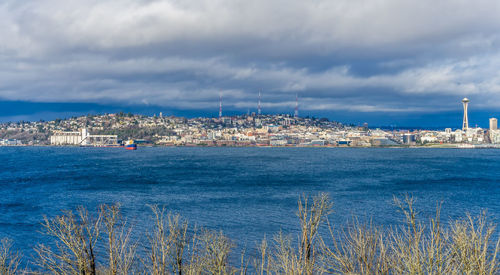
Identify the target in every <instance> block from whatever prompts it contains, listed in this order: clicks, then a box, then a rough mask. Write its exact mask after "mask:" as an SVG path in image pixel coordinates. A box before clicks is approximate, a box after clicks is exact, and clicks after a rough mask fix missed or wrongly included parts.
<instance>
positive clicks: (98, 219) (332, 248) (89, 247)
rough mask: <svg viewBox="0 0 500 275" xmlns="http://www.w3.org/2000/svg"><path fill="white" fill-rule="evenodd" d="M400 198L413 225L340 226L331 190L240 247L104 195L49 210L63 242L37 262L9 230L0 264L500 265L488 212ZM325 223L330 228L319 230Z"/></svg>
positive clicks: (268, 269)
mask: <svg viewBox="0 0 500 275" xmlns="http://www.w3.org/2000/svg"><path fill="white" fill-rule="evenodd" d="M395 204H396V205H397V207H398V208H399V210H400V211H401V213H402V215H403V216H404V218H405V221H406V223H405V225H404V226H401V227H398V228H380V227H377V226H375V225H373V224H371V223H368V224H365V223H360V222H358V221H357V220H356V219H354V220H353V222H352V223H351V224H350V225H349V226H348V227H346V228H344V229H343V230H337V229H336V228H335V226H334V225H332V224H331V223H330V222H329V220H328V216H329V215H330V214H331V213H332V203H331V202H330V200H329V199H328V196H326V195H324V194H321V195H319V196H316V197H314V198H312V199H308V198H305V197H304V198H301V199H300V200H299V202H298V212H297V215H298V219H299V221H300V231H299V232H300V234H299V235H298V236H288V235H285V234H283V233H280V234H278V235H277V236H275V237H274V238H272V239H271V240H267V239H266V238H264V239H263V240H262V241H261V242H260V243H259V244H258V245H257V249H255V251H254V252H251V253H247V252H245V251H243V252H238V251H235V250H236V247H235V245H234V244H233V243H232V242H231V240H230V239H228V238H227V237H226V236H225V235H224V234H223V233H222V232H215V231H210V230H205V229H197V228H196V227H195V226H190V225H189V224H188V222H187V221H185V220H183V219H182V218H181V217H180V216H178V215H172V214H170V213H168V212H167V211H166V210H165V209H160V208H158V207H156V206H153V207H151V210H152V219H153V221H154V226H153V228H152V229H151V230H149V232H141V228H137V227H136V228H133V227H131V226H129V225H128V223H127V222H126V220H125V219H124V218H123V217H122V216H121V215H120V208H119V206H106V205H103V206H101V207H100V208H99V210H98V212H97V214H96V215H94V216H92V215H90V214H89V212H88V211H87V210H86V209H84V208H79V209H78V210H77V211H75V212H73V211H65V212H63V213H62V215H60V216H57V217H55V218H45V219H44V223H43V228H44V231H43V232H44V233H45V234H47V235H48V236H50V238H49V239H51V240H52V241H53V242H52V243H48V244H39V245H37V247H36V248H35V251H36V255H37V259H36V260H35V262H34V263H33V265H35V266H36V267H37V268H36V270H37V272H33V271H28V270H24V269H22V268H21V266H20V264H19V263H20V260H21V256H20V255H18V254H16V253H14V252H13V251H12V243H11V242H10V241H8V240H6V239H4V240H2V242H1V244H0V274H2V275H4V274H26V273H29V274H33V273H35V274H39V273H40V274H75V275H77V274H80V275H83V274H85V275H86V274H109V275H115V274H155V275H162V274H179V275H181V274H500V262H499V258H498V254H499V249H500V239H499V238H498V233H497V231H496V228H495V225H493V224H490V223H488V221H487V219H486V215H485V214H484V213H483V214H481V215H479V216H477V217H472V216H470V215H468V214H467V215H466V216H465V217H464V218H463V219H460V220H456V221H453V222H451V223H450V224H447V225H446V226H443V225H442V224H441V221H440V209H439V207H438V208H437V210H436V216H435V217H434V218H432V219H430V220H429V221H422V220H420V219H418V217H417V212H416V210H415V209H414V200H413V199H412V198H411V197H406V198H405V199H404V200H403V201H400V200H398V199H395ZM325 229H326V231H327V232H329V234H328V233H327V234H320V233H319V231H320V230H325ZM137 233H139V234H137ZM136 235H140V236H143V237H142V238H140V239H137V238H136V237H135V236H136ZM234 253H236V256H235V254H234ZM234 258H240V259H241V260H240V261H236V262H237V263H235V261H234V260H230V259H234Z"/></svg>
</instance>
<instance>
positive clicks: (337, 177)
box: [0, 147, 500, 257]
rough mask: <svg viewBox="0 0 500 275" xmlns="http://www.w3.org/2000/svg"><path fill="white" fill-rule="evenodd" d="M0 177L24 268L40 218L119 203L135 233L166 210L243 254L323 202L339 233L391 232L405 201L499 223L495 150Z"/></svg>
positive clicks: (212, 160)
mask: <svg viewBox="0 0 500 275" xmlns="http://www.w3.org/2000/svg"><path fill="white" fill-rule="evenodd" d="M0 166H1V168H2V169H1V170H0V213H1V215H0V238H3V237H9V238H11V239H13V240H14V243H15V247H16V248H17V249H20V250H21V251H22V252H23V254H24V255H27V256H28V257H29V256H30V255H32V254H33V251H32V248H33V246H34V245H35V244H36V243H38V242H44V241H46V240H45V239H44V238H46V237H44V236H43V235H40V234H39V233H38V232H39V231H40V230H41V226H40V222H41V221H42V219H43V215H48V216H54V215H56V214H59V213H60V210H62V209H74V208H76V207H77V206H79V205H83V206H86V207H87V208H89V209H94V210H95V209H96V208H97V206H98V205H100V204H103V203H107V204H114V203H120V204H121V205H122V207H123V212H124V215H125V217H126V218H127V220H128V221H129V222H130V223H131V224H134V226H135V227H136V228H137V229H138V230H142V228H147V227H148V224H149V222H148V221H149V218H150V211H149V208H148V205H151V204H158V205H160V206H166V207H167V209H168V210H170V211H172V212H174V213H178V214H180V215H182V216H183V217H185V218H187V219H188V220H189V221H190V222H191V224H196V225H198V226H202V227H207V228H211V229H220V230H223V231H224V232H225V233H226V234H227V235H228V236H229V237H231V238H232V239H233V240H234V242H235V243H236V244H237V245H238V246H240V247H251V246H253V245H254V244H255V243H256V242H257V241H259V240H260V239H261V238H262V237H263V236H264V234H265V235H266V236H268V238H269V236H272V235H273V234H275V233H277V232H278V231H279V230H280V229H281V230H283V231H284V232H286V233H294V232H296V228H297V224H298V222H297V218H296V211H297V199H298V198H299V195H301V194H307V195H311V194H317V193H319V192H327V193H329V194H330V196H331V198H332V200H333V202H334V214H333V215H332V217H331V221H332V222H334V223H335V224H337V225H339V226H343V225H345V224H346V222H347V221H348V220H349V219H350V218H351V217H352V215H354V214H356V215H358V216H361V218H366V219H372V220H373V222H374V223H376V224H379V225H395V224H398V223H400V222H401V215H399V214H398V213H397V211H396V208H395V207H394V205H393V204H392V198H393V196H394V195H396V196H400V195H402V194H405V193H409V194H411V195H413V196H414V197H415V198H416V199H417V204H416V205H417V208H418V209H419V210H420V216H421V217H423V218H429V217H431V216H432V214H433V213H434V211H435V207H436V203H438V202H441V201H442V202H443V206H442V216H443V218H444V219H450V218H457V217H462V216H464V213H465V212H470V213H472V214H478V213H479V212H480V211H481V210H482V209H488V213H489V215H490V216H491V219H493V220H494V221H496V222H498V220H499V218H500V150H487V149H484V150H467V149H464V150H460V149H380V148H373V149H362V148H142V147H141V148H139V150H137V151H126V150H123V149H119V148H54V147H22V148H14V147H0Z"/></svg>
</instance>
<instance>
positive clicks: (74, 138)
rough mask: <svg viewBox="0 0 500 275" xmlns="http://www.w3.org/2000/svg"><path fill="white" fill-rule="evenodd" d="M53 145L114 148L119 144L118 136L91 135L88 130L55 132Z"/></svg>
mask: <svg viewBox="0 0 500 275" xmlns="http://www.w3.org/2000/svg"><path fill="white" fill-rule="evenodd" d="M50 144H51V145H80V146H112V145H117V144H118V136H117V135H91V134H89V132H88V131H87V129H86V128H83V129H80V131H78V132H63V131H54V133H53V134H52V136H50Z"/></svg>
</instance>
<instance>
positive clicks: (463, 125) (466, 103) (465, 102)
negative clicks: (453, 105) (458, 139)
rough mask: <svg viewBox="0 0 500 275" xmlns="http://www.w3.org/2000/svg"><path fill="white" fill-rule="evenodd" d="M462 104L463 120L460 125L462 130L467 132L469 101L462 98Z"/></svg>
mask: <svg viewBox="0 0 500 275" xmlns="http://www.w3.org/2000/svg"><path fill="white" fill-rule="evenodd" d="M462 103H463V104H464V120H463V123H462V130H464V131H467V129H469V117H468V116H467V107H468V105H469V99H468V98H466V97H465V98H464V99H462Z"/></svg>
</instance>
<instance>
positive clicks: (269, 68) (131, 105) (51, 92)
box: [0, 0, 500, 127]
mask: <svg viewBox="0 0 500 275" xmlns="http://www.w3.org/2000/svg"><path fill="white" fill-rule="evenodd" d="M499 14H500V1H497V0H477V1H463V0H440V1H435V0H432V1H430V0H419V1H401V0H369V1H368V0H366V1H365V0H311V1H296V0H252V1H248V0H161V1H156V0H136V1H132V0H120V1H118V0H87V1H76V0H64V1H63V0H33V1H31V0H23V1H17V0H3V1H1V2H0V26H1V28H0V121H9V120H14V121H15V120H39V119H53V118H56V117H67V116H73V115H80V114H86V113H104V112H118V111H127V112H136V113H144V114H153V113H159V112H160V111H162V112H163V113H164V114H165V115H171V114H173V115H183V116H188V117H192V116H216V115H217V114H218V105H219V102H218V101H219V94H222V98H223V112H224V114H244V113H247V112H248V111H250V112H255V111H256V109H257V100H258V92H259V91H261V93H262V104H261V105H262V112H263V113H268V114H273V113H293V109H294V106H295V97H296V95H298V98H299V113H300V115H301V116H306V115H309V116H318V117H319V116H324V117H328V118H330V119H332V120H337V121H341V122H344V123H352V124H360V123H363V122H368V123H369V124H370V125H396V126H422V127H460V126H461V119H462V105H461V99H462V98H463V97H468V98H469V99H470V105H469V110H470V119H469V120H470V123H471V124H479V125H480V126H483V127H486V126H487V124H488V121H487V120H488V118H489V117H500V70H499V69H500V47H499V46H500V43H499V42H500V20H498V15H499Z"/></svg>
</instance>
